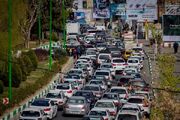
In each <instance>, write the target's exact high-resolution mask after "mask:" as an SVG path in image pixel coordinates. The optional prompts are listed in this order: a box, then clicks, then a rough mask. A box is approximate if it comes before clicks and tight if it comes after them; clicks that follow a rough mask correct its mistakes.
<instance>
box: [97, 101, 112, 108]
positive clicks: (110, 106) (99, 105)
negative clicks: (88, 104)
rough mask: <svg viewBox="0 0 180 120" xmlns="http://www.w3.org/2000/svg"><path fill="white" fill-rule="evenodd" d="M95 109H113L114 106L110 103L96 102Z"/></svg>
mask: <svg viewBox="0 0 180 120" xmlns="http://www.w3.org/2000/svg"><path fill="white" fill-rule="evenodd" d="M95 107H100V108H114V105H113V103H112V102H97V103H96V105H95Z"/></svg>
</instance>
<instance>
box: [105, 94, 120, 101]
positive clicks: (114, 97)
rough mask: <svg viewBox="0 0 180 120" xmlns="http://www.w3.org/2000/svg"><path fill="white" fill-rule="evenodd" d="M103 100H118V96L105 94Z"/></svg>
mask: <svg viewBox="0 0 180 120" xmlns="http://www.w3.org/2000/svg"><path fill="white" fill-rule="evenodd" d="M102 98H106V99H113V100H117V99H118V95H116V94H104V95H103V97H102Z"/></svg>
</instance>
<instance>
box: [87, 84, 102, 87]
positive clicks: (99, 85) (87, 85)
mask: <svg viewBox="0 0 180 120" xmlns="http://www.w3.org/2000/svg"><path fill="white" fill-rule="evenodd" d="M86 86H92V87H100V85H94V84H93V85H92V84H86V85H85V86H84V87H86Z"/></svg>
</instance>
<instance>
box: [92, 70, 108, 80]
mask: <svg viewBox="0 0 180 120" xmlns="http://www.w3.org/2000/svg"><path fill="white" fill-rule="evenodd" d="M94 76H103V77H105V79H106V80H112V76H111V72H110V71H109V70H99V69H98V70H96V71H95V72H94Z"/></svg>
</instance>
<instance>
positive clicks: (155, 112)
mask: <svg viewBox="0 0 180 120" xmlns="http://www.w3.org/2000/svg"><path fill="white" fill-rule="evenodd" d="M150 118H151V120H164V115H163V112H162V110H161V109H160V108H155V107H154V108H151V115H150Z"/></svg>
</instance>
